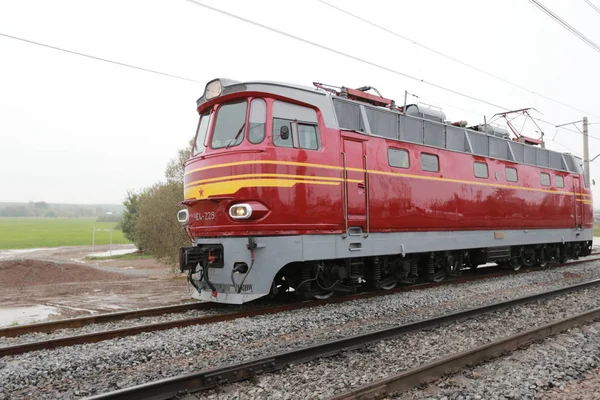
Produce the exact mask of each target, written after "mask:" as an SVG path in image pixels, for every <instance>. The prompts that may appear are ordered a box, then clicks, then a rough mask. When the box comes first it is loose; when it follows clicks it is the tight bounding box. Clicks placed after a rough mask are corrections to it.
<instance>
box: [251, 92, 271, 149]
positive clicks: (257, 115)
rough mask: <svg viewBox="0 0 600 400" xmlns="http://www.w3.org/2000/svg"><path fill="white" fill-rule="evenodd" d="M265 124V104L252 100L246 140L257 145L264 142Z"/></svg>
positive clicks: (261, 101)
mask: <svg viewBox="0 0 600 400" xmlns="http://www.w3.org/2000/svg"><path fill="white" fill-rule="evenodd" d="M266 122H267V104H266V103H265V101H264V100H263V99H253V100H252V103H250V118H249V121H248V123H249V125H250V126H248V140H249V141H250V143H254V144H258V143H260V142H262V141H263V140H265V125H266Z"/></svg>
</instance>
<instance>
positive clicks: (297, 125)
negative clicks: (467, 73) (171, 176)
mask: <svg viewBox="0 0 600 400" xmlns="http://www.w3.org/2000/svg"><path fill="white" fill-rule="evenodd" d="M315 86H316V87H315V88H306V87H300V86H295V85H289V84H282V83H272V82H235V81H231V80H226V79H216V80H213V81H211V82H209V83H208V84H207V85H206V89H205V92H204V95H203V96H202V97H201V98H200V99H199V100H198V102H197V105H198V112H199V114H200V121H199V124H198V131H197V135H196V139H195V144H194V147H193V151H192V156H191V158H190V160H189V161H187V163H186V166H185V201H184V202H183V205H185V209H183V210H181V211H180V212H179V214H178V219H179V221H180V222H181V223H182V224H184V225H185V228H186V230H187V232H188V234H189V237H190V239H191V240H192V244H193V245H192V246H190V247H185V248H182V249H181V252H180V256H181V257H180V268H181V270H182V271H188V272H189V279H190V282H191V283H192V284H193V286H194V287H195V289H196V290H195V293H194V297H196V298H199V299H203V300H208V301H216V302H222V303H234V304H240V303H244V302H248V301H251V300H254V299H257V298H259V297H262V296H266V295H268V294H273V293H277V292H278V291H282V290H290V289H293V290H294V291H295V292H296V293H297V294H299V295H302V296H306V297H316V298H324V297H328V296H331V295H332V294H334V293H344V292H354V291H357V290H362V288H375V289H390V288H392V287H394V286H395V285H397V284H398V283H412V282H416V281H419V280H434V281H438V280H442V279H445V278H446V277H447V276H449V275H452V274H456V273H458V271H459V270H460V269H462V268H463V267H469V266H470V267H476V266H477V265H481V264H484V263H487V262H495V263H498V264H501V265H504V266H506V267H507V268H514V269H518V268H520V267H521V265H527V266H530V265H534V264H539V265H541V266H544V265H545V264H546V263H548V262H549V261H552V260H560V261H565V260H567V259H569V258H576V257H578V256H580V255H587V254H589V253H590V251H591V243H592V242H591V241H592V196H591V193H590V190H589V187H587V185H586V180H585V179H584V176H583V171H582V168H581V163H582V161H581V160H580V159H579V158H577V157H575V156H573V155H571V154H563V153H558V152H555V151H551V150H547V149H544V148H541V147H539V146H535V145H534V143H535V140H532V141H529V142H527V143H523V140H522V139H523V138H520V139H515V140H510V139H509V138H508V135H507V134H506V131H503V130H502V129H500V128H499V127H493V126H490V125H479V126H473V127H469V128H467V127H466V125H465V124H464V123H454V124H453V123H449V122H448V121H446V117H445V115H444V114H443V113H442V112H441V110H439V109H434V108H432V107H424V106H422V105H416V104H411V105H404V106H402V107H398V106H396V105H395V104H394V102H393V101H390V100H387V99H384V98H382V97H380V96H375V95H372V94H370V93H367V91H368V90H369V88H361V89H358V90H354V89H349V88H341V89H339V90H335V89H331V88H329V87H325V86H324V85H320V84H316V85H315Z"/></svg>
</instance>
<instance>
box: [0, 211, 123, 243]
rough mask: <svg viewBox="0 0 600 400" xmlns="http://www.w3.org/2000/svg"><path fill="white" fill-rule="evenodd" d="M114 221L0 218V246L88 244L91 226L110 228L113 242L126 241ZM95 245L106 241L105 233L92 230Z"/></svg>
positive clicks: (90, 240)
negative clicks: (94, 232) (116, 228)
mask: <svg viewBox="0 0 600 400" xmlns="http://www.w3.org/2000/svg"><path fill="white" fill-rule="evenodd" d="M115 225H116V223H115V222H96V219H95V218H0V249H27V248H36V247H55V246H79V245H91V244H92V228H93V227H94V226H95V227H96V229H113V231H112V242H113V244H124V243H130V242H129V241H128V240H127V239H126V238H125V236H123V232H121V231H120V230H114V227H115ZM95 236H96V238H95V243H96V244H97V245H104V244H109V243H110V241H109V238H110V235H109V232H96V234H95Z"/></svg>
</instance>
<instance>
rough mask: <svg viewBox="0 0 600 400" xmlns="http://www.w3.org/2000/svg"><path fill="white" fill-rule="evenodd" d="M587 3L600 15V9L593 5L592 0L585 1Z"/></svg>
mask: <svg viewBox="0 0 600 400" xmlns="http://www.w3.org/2000/svg"><path fill="white" fill-rule="evenodd" d="M583 1H585V2H586V3H587V4H588V5H589V6H590V7H592V8H593V9H594V11H596V12H597V13H598V14H600V8H598V7H596V6H595V5H594V3H592V2H591V1H590V0H583Z"/></svg>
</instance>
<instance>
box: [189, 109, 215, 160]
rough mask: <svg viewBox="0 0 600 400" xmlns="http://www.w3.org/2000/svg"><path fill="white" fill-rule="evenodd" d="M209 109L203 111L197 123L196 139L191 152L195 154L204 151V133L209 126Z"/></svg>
mask: <svg viewBox="0 0 600 400" xmlns="http://www.w3.org/2000/svg"><path fill="white" fill-rule="evenodd" d="M210 115H211V114H210V111H208V112H205V113H204V114H202V115H201V116H200V122H199V123H198V132H196V141H195V142H194V149H193V151H192V154H193V155H195V156H197V155H198V154H202V153H204V149H205V147H206V146H205V144H204V143H205V142H206V133H207V132H208V127H209V126H210Z"/></svg>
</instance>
